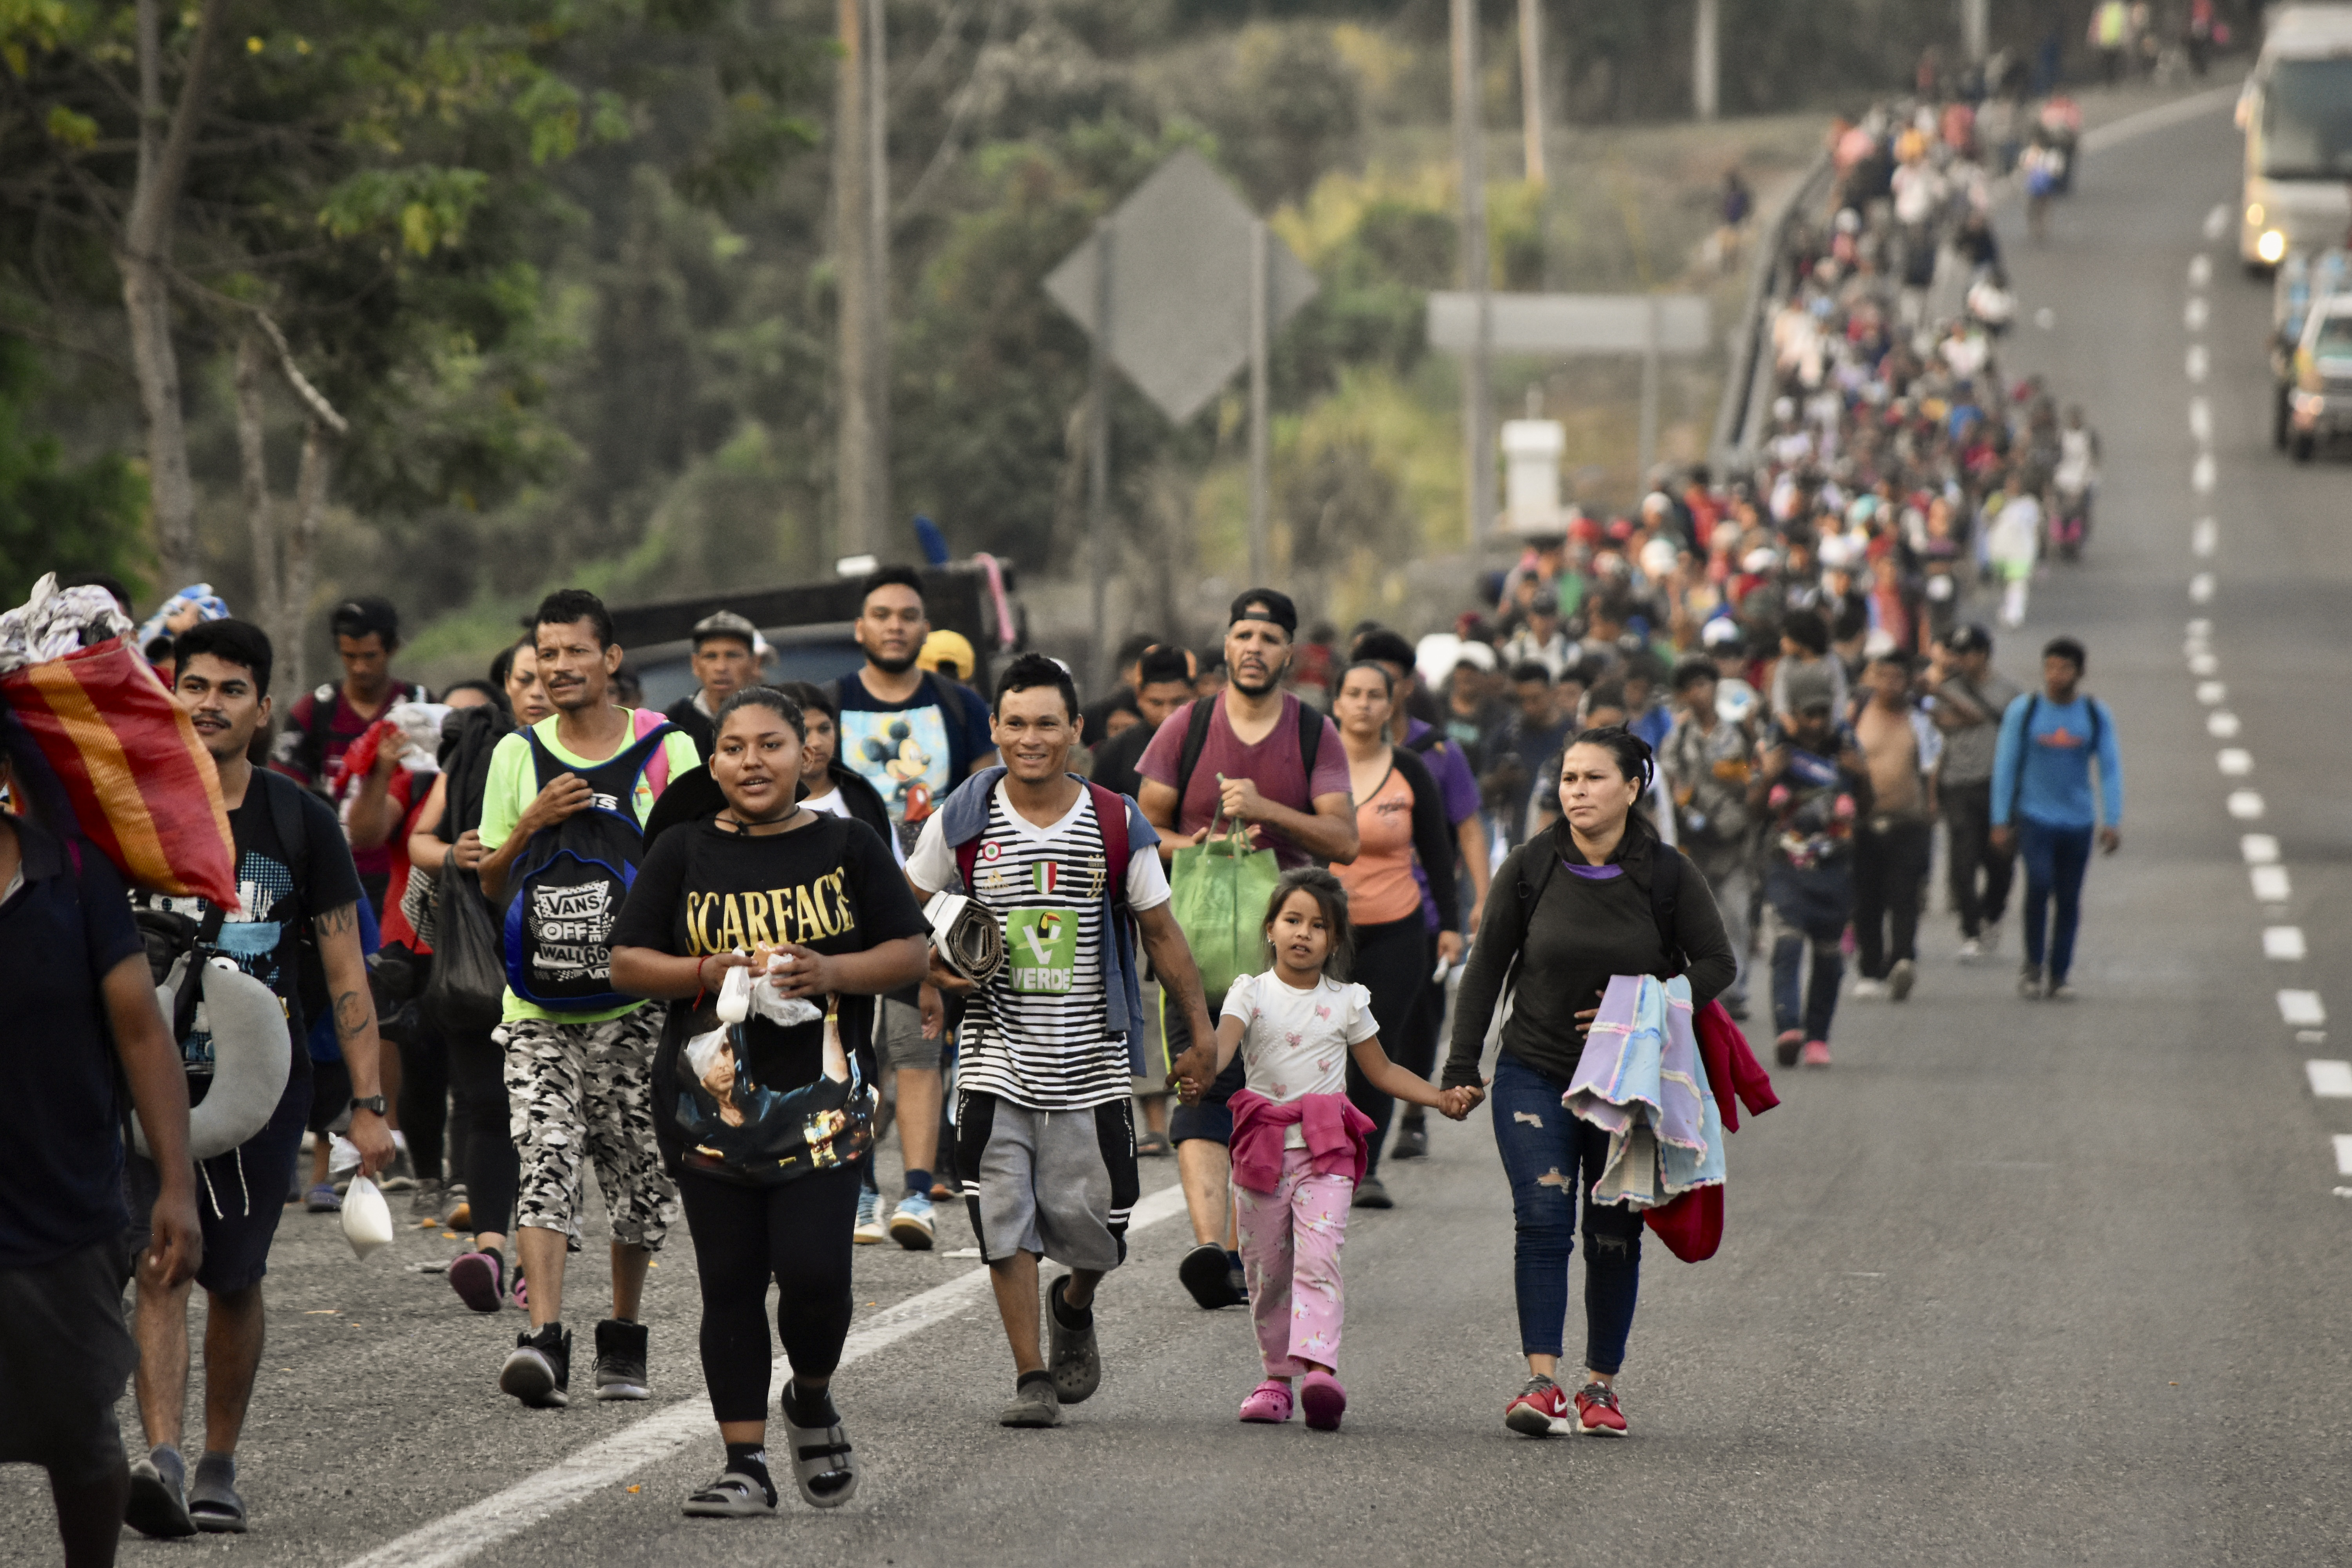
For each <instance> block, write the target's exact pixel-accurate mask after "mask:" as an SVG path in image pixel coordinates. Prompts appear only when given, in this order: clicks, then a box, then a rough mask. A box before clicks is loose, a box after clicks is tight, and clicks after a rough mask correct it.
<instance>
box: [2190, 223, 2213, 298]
mask: <svg viewBox="0 0 2352 1568" xmlns="http://www.w3.org/2000/svg"><path fill="white" fill-rule="evenodd" d="M2214 210H2215V211H2217V212H2218V211H2220V210H2221V209H2220V208H2218V207H2217V208H2215V209H2214ZM2211 281H2213V258H2211V257H2210V256H2208V255H2206V254H2205V253H2204V252H2203V251H2201V250H2200V251H2199V252H2198V253H2197V254H2196V255H2194V256H2192V257H2190V258H2189V287H2190V288H2191V289H2202V288H2203V287H2205V285H2207V284H2208V283H2210V282H2211Z"/></svg>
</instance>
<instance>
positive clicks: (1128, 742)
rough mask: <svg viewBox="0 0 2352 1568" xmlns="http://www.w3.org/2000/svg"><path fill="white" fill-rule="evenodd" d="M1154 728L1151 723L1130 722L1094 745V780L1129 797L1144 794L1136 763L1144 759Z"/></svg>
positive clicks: (1140, 796) (1133, 797) (1139, 797)
mask: <svg viewBox="0 0 2352 1568" xmlns="http://www.w3.org/2000/svg"><path fill="white" fill-rule="evenodd" d="M1156 732H1157V731H1156V730H1155V728H1154V727H1153V726H1152V725H1150V724H1129V726H1128V727H1127V728H1126V729H1124V730H1121V731H1119V732H1118V734H1116V735H1113V736H1112V737H1111V738H1110V739H1109V740H1108V741H1105V742H1103V743H1102V744H1101V745H1099V746H1097V747H1096V748H1095V764H1094V775H1093V776H1094V781H1095V783H1097V784H1100V785H1102V786H1103V788H1105V789H1108V790H1116V791H1118V793H1119V794H1121V795H1126V796H1127V797H1129V799H1130V800H1141V799H1142V798H1143V775H1142V774H1141V773H1138V772H1137V771H1136V766H1135V765H1136V764H1137V763H1139V762H1141V761H1143V749H1144V748H1145V747H1146V746H1149V745H1150V744H1151V737H1152V736H1153V734H1155V733H1156Z"/></svg>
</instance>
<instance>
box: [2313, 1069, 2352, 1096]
mask: <svg viewBox="0 0 2352 1568" xmlns="http://www.w3.org/2000/svg"><path fill="white" fill-rule="evenodd" d="M2303 1071H2304V1076H2305V1077H2306V1078H2308V1079H2311V1092H2312V1093H2313V1094H2315V1095H2316V1096H2317V1097H2318V1098H2320V1099H2321V1100H2352V1062H2324V1061H2308V1062H2305V1063H2304V1064H2303Z"/></svg>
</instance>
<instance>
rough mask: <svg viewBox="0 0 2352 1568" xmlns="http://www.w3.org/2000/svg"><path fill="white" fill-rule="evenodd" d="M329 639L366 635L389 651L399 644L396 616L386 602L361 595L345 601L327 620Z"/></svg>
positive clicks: (388, 601)
mask: <svg viewBox="0 0 2352 1568" xmlns="http://www.w3.org/2000/svg"><path fill="white" fill-rule="evenodd" d="M327 630H328V632H329V635H331V636H333V637H366V636H368V635H369V634H370V633H374V634H375V635H377V636H379V637H383V646H384V647H392V646H393V644H394V643H396V642H398V641H399V640H400V612H399V611H398V610H395V609H394V608H393V607H392V601H391V600H389V599H379V598H376V597H374V596H373V595H363V596H362V597H360V598H356V599H345V600H344V601H343V602H342V603H341V604H339V605H336V606H335V607H334V609H333V610H331V612H329V614H328V616H327Z"/></svg>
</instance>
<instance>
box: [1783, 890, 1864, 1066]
mask: <svg viewBox="0 0 2352 1568" xmlns="http://www.w3.org/2000/svg"><path fill="white" fill-rule="evenodd" d="M1764 897H1765V900H1766V901H1767V902H1769V904H1770V905H1771V906H1772V913H1773V915H1774V916H1775V917H1776V920H1777V922H1778V925H1779V928H1780V934H1779V935H1777V936H1776V937H1774V938H1773V941H1772V1026H1773V1027H1774V1028H1775V1029H1778V1030H1780V1032H1781V1033H1783V1034H1786V1033H1787V1032H1788V1031H1790V1029H1796V1030H1799V1031H1800V1032H1801V1033H1802V1034H1803V1035H1804V1037H1805V1038H1807V1039H1809V1040H1823V1041H1826V1040H1827V1039H1828V1038H1829V1037H1830V1021H1831V1020H1832V1018H1834V1017H1836V1016H1837V1000H1838V983H1839V982H1840V981H1842V980H1843V979H1844V978H1845V954H1844V952H1843V951H1842V950H1841V949H1840V947H1839V945H1838V944H1839V942H1840V941H1841V939H1842V938H1843V936H1844V934H1845V924H1846V921H1847V919H1848V918H1849V917H1850V916H1851V915H1852V913H1853V868H1852V867H1850V866H1849V865H1847V864H1846V863H1845V862H1843V861H1839V862H1836V863H1833V864H1832V865H1827V866H1803V867H1800V866H1790V865H1783V864H1778V863H1776V864H1775V865H1774V866H1773V867H1772V868H1771V869H1770V870H1769V871H1767V872H1766V873H1765V876H1764ZM1807 942H1811V944H1812V949H1813V965H1812V975H1811V983H1810V984H1808V983H1807V978H1806V976H1805V974H1804V973H1803V970H1804V960H1805V944H1806V943H1807Z"/></svg>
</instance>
